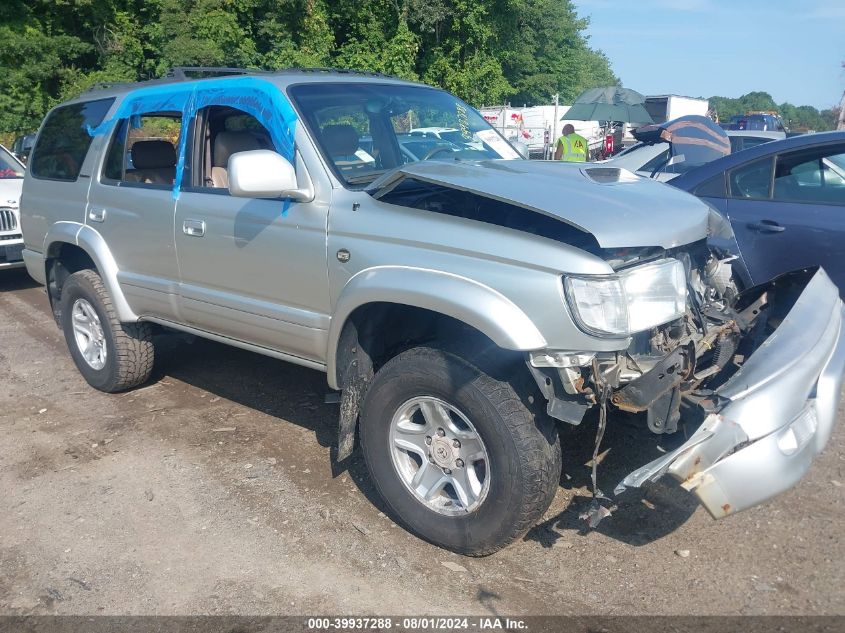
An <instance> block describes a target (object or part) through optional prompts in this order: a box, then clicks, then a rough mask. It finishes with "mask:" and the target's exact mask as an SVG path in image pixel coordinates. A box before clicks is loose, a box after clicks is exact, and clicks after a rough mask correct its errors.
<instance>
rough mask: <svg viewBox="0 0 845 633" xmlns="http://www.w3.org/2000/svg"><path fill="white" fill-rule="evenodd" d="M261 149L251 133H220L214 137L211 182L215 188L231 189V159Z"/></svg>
mask: <svg viewBox="0 0 845 633" xmlns="http://www.w3.org/2000/svg"><path fill="white" fill-rule="evenodd" d="M255 149H261V143H259V142H258V139H257V138H256V136H255V135H254V134H252V133H251V132H228V131H224V132H218V133H217V136H215V137H214V151H213V152H212V155H213V161H214V164H213V166H212V168H211V182H212V185H213V186H214V187H217V188H221V189H227V188H228V187H229V172H228V166H229V157H230V156H231V155H232V154H236V153H237V152H248V151H251V150H255Z"/></svg>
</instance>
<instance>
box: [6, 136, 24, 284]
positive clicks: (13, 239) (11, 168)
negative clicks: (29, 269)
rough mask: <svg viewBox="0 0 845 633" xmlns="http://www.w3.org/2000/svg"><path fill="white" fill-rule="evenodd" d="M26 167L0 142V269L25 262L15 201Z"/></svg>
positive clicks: (17, 266) (19, 193)
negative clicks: (22, 254)
mask: <svg viewBox="0 0 845 633" xmlns="http://www.w3.org/2000/svg"><path fill="white" fill-rule="evenodd" d="M25 171H26V168H25V167H24V166H23V163H21V162H20V161H19V160H18V159H17V158H15V157H14V156H13V155H12V154H11V152H9V150H7V149H6V148H5V147H3V146H2V145H0V271H2V270H6V269H9V268H22V267H23V265H24V263H23V259H22V256H21V252H22V251H23V236H22V235H21V223H20V215H19V211H18V205H19V203H20V198H21V188H22V187H23V176H24V172H25Z"/></svg>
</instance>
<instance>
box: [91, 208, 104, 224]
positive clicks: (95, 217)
mask: <svg viewBox="0 0 845 633" xmlns="http://www.w3.org/2000/svg"><path fill="white" fill-rule="evenodd" d="M88 219H89V220H91V221H92V222H105V221H106V210H105V209H89V210H88Z"/></svg>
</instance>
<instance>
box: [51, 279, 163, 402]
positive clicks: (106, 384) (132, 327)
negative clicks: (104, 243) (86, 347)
mask: <svg viewBox="0 0 845 633" xmlns="http://www.w3.org/2000/svg"><path fill="white" fill-rule="evenodd" d="M79 298H83V299H86V300H87V301H88V303H90V304H91V306H93V308H94V310H95V311H96V313H97V316H98V317H99V319H100V325H101V327H102V329H103V334H104V336H105V339H106V345H107V354H106V363H105V366H104V367H103V368H102V369H99V370H97V369H94V368H93V367H91V366H90V365H89V364H88V363H87V362H86V361H85V359H84V358H83V357H82V354H81V352H80V351H79V348H78V346H77V344H76V340H75V338H74V332H73V322H72V315H71V313H72V308H73V304H74V302H75V301H76V300H77V299H79ZM61 321H62V323H61V325H62V331H63V332H64V335H65V341H66V342H67V346H68V349H69V350H70V355H71V357H72V358H73V362H74V363H76V368H77V369H78V370H79V373H81V374H82V376H83V377H84V378H85V380H86V381H87V382H88V384H89V385H91V386H92V387H94V388H95V389H99V390H100V391H105V392H107V393H116V392H119V391H126V390H127V389H131V388H132V387H136V386H138V385H140V384H142V383H144V382H146V381H147V379H148V378H149V376H150V372H151V371H152V368H153V358H154V356H155V354H154V347H153V341H152V331H151V329H150V326H149V324H147V323H121V322H120V320H119V319H118V318H117V313H116V312H115V309H114V305H113V304H112V301H111V297H110V296H109V293H108V291H107V290H106V288H105V286H104V285H103V280H102V279H101V278H100V275H98V274H97V273H96V272H95V271H93V270H88V269H86V270H80V271H79V272H76V273H73V274H72V275H71V276H70V277H68V278H67V280H66V281H65V283H64V286H63V287H62V296H61Z"/></svg>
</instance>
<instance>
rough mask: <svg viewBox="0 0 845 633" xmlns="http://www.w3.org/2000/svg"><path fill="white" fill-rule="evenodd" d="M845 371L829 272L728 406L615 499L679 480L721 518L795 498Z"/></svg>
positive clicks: (844, 337)
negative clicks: (785, 495) (784, 496)
mask: <svg viewBox="0 0 845 633" xmlns="http://www.w3.org/2000/svg"><path fill="white" fill-rule="evenodd" d="M843 373H845V306H843V304H842V301H840V299H839V291H838V289H837V288H836V286H835V285H834V284H833V283H832V282H831V281H830V279H829V278H828V276H827V275H826V274H825V272H824V271H823V270H819V271H818V272H816V273H815V275H813V277H812V278H811V279H810V281H809V283H808V284H807V286H806V288H805V289H804V290H803V292H802V293H801V294H800V296H799V297H798V299H797V301H796V302H795V304H794V306H793V307H792V309H791V310H790V311H789V313H788V314H787V315H786V316H785V318H784V319H783V321H782V322H781V324H780V325H779V326H778V328H777V330H775V332H774V333H773V334H772V335H771V336H770V337H769V338H768V339H767V340H766V341H765V342H764V343H763V344H762V345H761V346H760V347H759V348H758V349H757V350H756V351H755V352H754V353H753V354H752V355H751V356H750V358H748V360H747V361H746V362H745V364H744V365H743V366H742V368H741V369H740V370H739V371H738V372H737V373H736V374H735V375H734V376H733V377H731V379H730V380H728V382H726V383H725V384H724V385H722V386H721V387H720V388H719V389H717V391H716V394H717V395H718V396H720V397H719V398H718V400H719V402H723V403H725V404H723V405H722V406H721V408H720V409H719V410H717V411H714V412H712V413H710V414H709V415H708V416H707V417H706V418H705V419H704V422H703V423H702V425H701V426H700V427H699V429H698V430H697V431H696V432H695V433H694V434H693V435H692V437H690V439H689V440H688V441H687V442H685V443H684V444H683V445H682V446H680V447H679V448H678V449H676V450H674V451H672V452H671V453H668V454H666V455H664V456H662V457H660V458H659V459H656V460H655V461H653V462H651V463H649V464H646V465H645V466H643V467H642V468H639V469H637V470H635V471H634V472H632V473H631V474H630V475H628V476H627V477H625V479H624V480H623V481H622V482H621V483H620V484H619V485H618V486H617V487H616V490H615V493H616V494H619V493H621V492H622V491H624V490H625V489H626V488H628V487H639V486H640V485H642V484H643V483H644V482H646V481H654V480H656V479H658V478H660V477H662V476H663V475H664V474H669V475H671V476H672V477H674V478H675V479H677V480H678V481H680V482H681V485H682V486H683V487H684V488H685V489H687V490H689V491H691V492H693V493H694V494H695V495H696V496H697V497H698V499H699V501H701V503H702V505H703V506H704V507H705V508H707V511H708V512H709V513H710V514H711V516H713V518H716V519H719V518H722V517H724V516H727V515H729V514H733V513H736V512H739V511H741V510H745V509H747V508H751V507H753V506H755V505H758V504H760V503H762V502H763V501H766V500H767V499H770V498H772V497H774V496H776V495H778V494H780V493H782V492H785V491H786V490H788V489H789V488H791V487H793V486H794V485H795V484H796V483H798V481H799V480H800V479H801V477H802V476H803V475H804V473H806V472H807V470H809V468H810V464H811V463H812V461H813V459H814V458H815V456H816V455H818V454H819V453H820V452H821V451H822V450H823V449H824V447H825V445H826V444H827V441H828V440H829V439H830V435H831V432H832V430H833V425H834V423H835V421H836V411H837V407H838V405H839V397H840V392H841V389H842V381H843Z"/></svg>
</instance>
